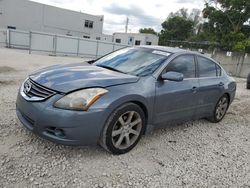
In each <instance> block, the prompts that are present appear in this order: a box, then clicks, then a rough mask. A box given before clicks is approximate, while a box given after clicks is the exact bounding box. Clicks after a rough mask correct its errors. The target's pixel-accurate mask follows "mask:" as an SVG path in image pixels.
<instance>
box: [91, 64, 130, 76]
mask: <svg viewBox="0 0 250 188" xmlns="http://www.w3.org/2000/svg"><path fill="white" fill-rule="evenodd" d="M96 66H98V67H102V68H105V69H109V70H112V71H115V72H120V73H123V74H127V73H125V72H122V71H120V70H117V69H115V68H113V67H109V66H106V65H96Z"/></svg>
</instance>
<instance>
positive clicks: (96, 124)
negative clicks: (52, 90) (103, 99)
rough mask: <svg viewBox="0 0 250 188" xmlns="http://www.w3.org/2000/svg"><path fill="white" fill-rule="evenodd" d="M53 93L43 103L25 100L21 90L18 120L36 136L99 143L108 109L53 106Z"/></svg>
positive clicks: (70, 142)
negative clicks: (73, 109) (66, 108)
mask: <svg viewBox="0 0 250 188" xmlns="http://www.w3.org/2000/svg"><path fill="white" fill-rule="evenodd" d="M60 97H61V96H59V95H55V96H53V97H51V98H49V99H48V100H46V101H43V102H28V101H26V100H25V99H24V98H23V97H22V96H21V95H20V93H19V94H18V96H17V101H16V113H17V117H18V119H19V120H20V121H21V123H22V124H23V125H24V126H25V127H26V128H27V129H28V130H30V131H32V132H33V133H35V134H36V135H38V136H40V137H42V138H45V139H47V140H50V141H52V142H55V143H58V144H63V145H96V144H98V141H99V138H100V135H101V132H102V129H103V127H104V124H105V121H106V120H107V118H108V116H109V114H110V113H111V109H89V110H88V111H86V112H82V111H70V110H63V109H58V108H54V107H53V103H54V101H56V100H58V99H59V98H60Z"/></svg>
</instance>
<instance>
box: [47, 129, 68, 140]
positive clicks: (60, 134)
mask: <svg viewBox="0 0 250 188" xmlns="http://www.w3.org/2000/svg"><path fill="white" fill-rule="evenodd" d="M47 132H48V133H49V134H52V135H54V136H56V137H60V138H64V137H65V134H64V131H63V130H62V129H59V128H56V127H49V128H47Z"/></svg>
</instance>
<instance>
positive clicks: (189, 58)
mask: <svg viewBox="0 0 250 188" xmlns="http://www.w3.org/2000/svg"><path fill="white" fill-rule="evenodd" d="M169 71H174V72H179V73H182V74H183V76H184V78H195V60H194V55H180V56H178V57H176V58H175V59H173V60H172V61H171V62H170V63H169V64H168V65H167V67H166V69H165V71H164V72H169Z"/></svg>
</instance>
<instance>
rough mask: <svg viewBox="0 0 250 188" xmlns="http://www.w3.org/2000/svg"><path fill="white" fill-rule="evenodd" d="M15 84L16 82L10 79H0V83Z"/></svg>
mask: <svg viewBox="0 0 250 188" xmlns="http://www.w3.org/2000/svg"><path fill="white" fill-rule="evenodd" d="M13 84H16V82H14V81H12V80H4V81H3V80H0V85H13Z"/></svg>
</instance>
